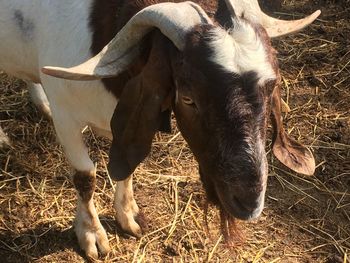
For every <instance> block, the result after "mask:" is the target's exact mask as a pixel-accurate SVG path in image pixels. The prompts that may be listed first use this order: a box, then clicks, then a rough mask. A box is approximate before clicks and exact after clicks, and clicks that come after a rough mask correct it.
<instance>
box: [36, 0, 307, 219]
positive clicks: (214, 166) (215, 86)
mask: <svg viewBox="0 0 350 263" xmlns="http://www.w3.org/2000/svg"><path fill="white" fill-rule="evenodd" d="M228 2H230V1H228ZM243 2H244V1H243ZM231 8H232V6H231ZM239 8H241V9H242V7H241V6H240V7H239ZM248 11H249V10H248ZM247 14H249V12H248V13H246V16H245V17H247ZM248 17H249V16H248ZM258 22H259V21H258ZM258 22H256V21H251V20H249V19H245V18H239V17H234V18H233V28H231V29H229V30H225V29H223V28H221V27H219V26H216V25H214V23H213V22H212V21H211V20H210V19H209V17H208V16H207V14H206V13H205V12H204V11H203V9H202V8H201V7H200V6H198V5H196V4H194V3H192V2H184V3H162V4H157V5H153V6H149V7H147V8H144V9H143V10H142V11H141V12H139V13H138V14H136V15H135V16H134V17H133V18H132V19H131V20H130V21H129V22H128V23H127V24H126V25H125V26H124V27H123V29H122V30H121V31H120V32H119V33H118V34H117V35H116V37H115V38H114V39H113V40H112V41H111V42H110V43H109V44H108V45H107V46H106V47H105V48H104V49H103V50H102V51H101V53H99V54H98V55H97V56H95V57H94V58H92V59H90V60H89V61H87V62H85V63H83V64H81V65H79V66H77V67H74V68H70V69H63V68H51V67H47V68H44V70H43V71H44V73H47V74H50V75H53V76H56V77H62V78H68V79H77V80H87V79H101V78H106V77H112V76H116V75H118V74H120V73H121V72H125V71H126V70H129V71H130V70H131V71H132V68H133V66H132V65H134V64H135V61H137V60H138V58H139V57H140V55H142V56H141V57H143V58H144V57H145V54H144V53H142V52H147V56H146V62H145V63H144V65H143V67H142V69H141V70H140V71H137V72H136V73H134V76H133V77H132V78H131V79H130V80H129V81H128V82H127V84H126V86H125V87H124V89H123V93H122V94H121V97H120V101H119V103H118V105H117V107H116V109H115V112H114V115H113V118H112V121H111V128H112V132H113V142H112V147H111V152H110V163H109V171H110V174H111V175H112V177H114V178H116V179H118V180H123V179H125V178H126V177H128V176H129V175H130V174H131V173H132V172H133V171H134V169H135V168H136V166H137V165H138V164H139V163H140V162H141V161H142V160H143V159H144V158H145V156H146V155H147V154H148V153H149V150H150V147H151V142H152V139H153V136H154V134H155V132H156V131H157V130H158V129H159V126H160V124H161V121H162V112H164V111H165V110H167V109H168V108H169V107H170V106H172V109H173V111H174V113H175V116H176V120H177V123H178V126H179V129H180V131H181V132H182V134H183V136H184V138H185V139H186V141H187V142H188V144H189V146H190V148H191V150H192V151H193V153H194V155H195V157H196V159H197V161H198V163H199V170H200V176H201V180H202V182H203V185H204V187H205V189H206V192H207V196H208V198H209V200H210V201H212V202H213V203H215V204H217V205H218V206H219V207H220V208H221V209H222V210H223V211H225V212H226V213H228V214H230V215H231V216H233V217H236V218H240V219H244V220H247V219H252V218H256V217H257V216H259V215H260V213H261V211H262V209H263V207H264V196H265V191H266V180H267V174H268V167H267V159H266V152H265V141H266V129H267V123H268V117H269V115H270V110H271V105H272V107H279V104H278V105H277V103H272V100H274V99H275V96H273V94H276V93H275V91H274V90H275V87H276V83H277V82H278V78H279V75H278V74H279V73H278V67H277V61H276V58H275V52H274V50H273V48H272V47H271V45H270V42H269V36H268V34H269V31H266V30H265V29H264V27H263V26H262V25H261V24H260V22H259V23H258ZM155 28H157V29H159V30H160V31H154V29H155ZM146 35H147V39H146V40H145V38H144V37H145V36H146ZM145 42H146V45H149V47H150V48H146V49H145V47H144V46H142V45H145ZM145 50H147V51H145ZM141 53H142V54H141ZM278 99H279V98H277V100H278ZM272 111H273V112H274V116H275V117H276V118H277V119H278V118H280V116H279V114H280V112H279V111H278V110H277V109H272ZM276 123H277V125H275V127H276V130H278V132H277V133H276V134H277V137H281V136H284V137H283V138H285V139H286V140H285V141H284V142H288V141H289V138H288V136H286V134H285V132H284V130H283V128H281V122H280V121H277V122H276ZM275 142H278V140H277V139H276V140H275ZM280 145H281V148H283V149H284V150H285V151H284V153H286V152H287V154H285V155H284V157H285V158H286V159H290V158H292V157H293V158H295V156H296V158H297V159H298V158H301V159H302V158H304V156H302V154H299V153H300V150H296V151H294V152H293V154H290V155H288V153H290V152H291V150H290V149H291V148H288V147H289V146H288V145H286V144H284V145H282V144H280ZM304 155H305V153H304ZM306 165H308V164H306ZM289 167H291V168H292V169H293V167H292V166H289ZM309 168H310V167H309ZM309 170H310V171H311V170H312V167H311V168H310V169H309Z"/></svg>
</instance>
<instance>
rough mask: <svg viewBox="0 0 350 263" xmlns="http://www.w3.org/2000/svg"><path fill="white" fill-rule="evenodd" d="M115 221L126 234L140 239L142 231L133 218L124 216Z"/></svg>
mask: <svg viewBox="0 0 350 263" xmlns="http://www.w3.org/2000/svg"><path fill="white" fill-rule="evenodd" d="M117 221H118V223H119V224H120V226H121V228H122V229H123V230H124V231H125V232H126V233H128V234H130V235H132V236H134V237H137V238H141V237H142V229H141V227H140V225H139V224H138V223H137V222H136V221H135V218H134V216H128V215H126V214H124V215H123V216H117Z"/></svg>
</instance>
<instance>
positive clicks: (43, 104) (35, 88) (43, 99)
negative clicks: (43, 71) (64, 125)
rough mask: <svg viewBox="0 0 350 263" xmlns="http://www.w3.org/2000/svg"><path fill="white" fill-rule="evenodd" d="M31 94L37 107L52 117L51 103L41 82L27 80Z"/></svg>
mask: <svg viewBox="0 0 350 263" xmlns="http://www.w3.org/2000/svg"><path fill="white" fill-rule="evenodd" d="M26 83H27V86H28V90H29V95H30V97H31V100H32V102H33V103H34V104H35V105H36V107H37V108H38V109H39V110H40V111H41V112H42V113H43V114H44V115H45V116H46V117H48V118H49V119H51V110H50V103H49V100H48V99H47V96H46V94H45V91H44V89H43V87H42V85H41V84H36V83H33V82H29V81H28V82H26Z"/></svg>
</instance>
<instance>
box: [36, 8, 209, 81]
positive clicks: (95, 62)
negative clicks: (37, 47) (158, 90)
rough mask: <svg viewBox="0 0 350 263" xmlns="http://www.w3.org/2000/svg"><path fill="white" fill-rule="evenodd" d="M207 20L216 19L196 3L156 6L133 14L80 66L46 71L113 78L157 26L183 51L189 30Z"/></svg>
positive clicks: (79, 77)
mask: <svg viewBox="0 0 350 263" xmlns="http://www.w3.org/2000/svg"><path fill="white" fill-rule="evenodd" d="M203 23H206V24H212V21H211V20H210V19H209V17H208V15H207V14H206V13H205V12H204V10H203V9H202V8H201V7H200V6H199V5H197V4H194V3H192V2H183V3H161V4H156V5H152V6H149V7H146V8H144V9H142V10H141V11H140V12H138V13H137V14H136V15H135V16H133V17H132V18H131V19H130V20H129V22H128V23H127V24H126V25H125V26H124V27H123V28H122V29H121V30H120V32H118V34H117V35H116V36H115V37H114V38H113V39H112V41H111V42H109V44H108V45H107V46H105V47H104V49H103V50H102V51H101V52H100V53H99V54H97V55H96V56H95V57H93V58H91V59H90V60H88V61H86V62H84V63H82V64H80V65H78V66H76V67H72V68H58V67H44V68H43V69H42V72H43V73H45V74H48V75H51V76H54V77H58V78H65V79H72V80H93V79H100V78H108V77H113V76H116V75H118V74H119V73H121V72H122V71H124V70H126V69H127V68H128V66H129V65H130V64H131V63H132V62H133V61H134V59H135V58H136V57H137V56H138V52H139V48H138V46H137V44H138V43H139V42H140V41H141V39H142V38H143V37H144V36H145V35H146V34H147V33H148V32H150V31H151V30H152V29H153V28H158V29H159V30H160V31H161V32H162V33H163V34H164V35H165V36H167V37H168V38H169V39H170V40H171V41H172V42H173V43H174V45H175V46H176V47H177V48H178V49H179V50H183V48H184V46H185V37H186V34H187V32H188V31H189V30H191V29H192V28H193V27H194V26H196V25H198V24H203Z"/></svg>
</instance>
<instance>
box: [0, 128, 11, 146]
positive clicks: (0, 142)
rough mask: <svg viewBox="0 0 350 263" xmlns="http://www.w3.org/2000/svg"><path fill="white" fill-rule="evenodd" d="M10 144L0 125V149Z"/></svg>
mask: <svg viewBox="0 0 350 263" xmlns="http://www.w3.org/2000/svg"><path fill="white" fill-rule="evenodd" d="M10 145H11V143H10V139H9V138H8V137H7V135H6V134H5V133H4V131H3V130H2V129H1V127H0V149H1V148H5V147H7V146H10Z"/></svg>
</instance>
